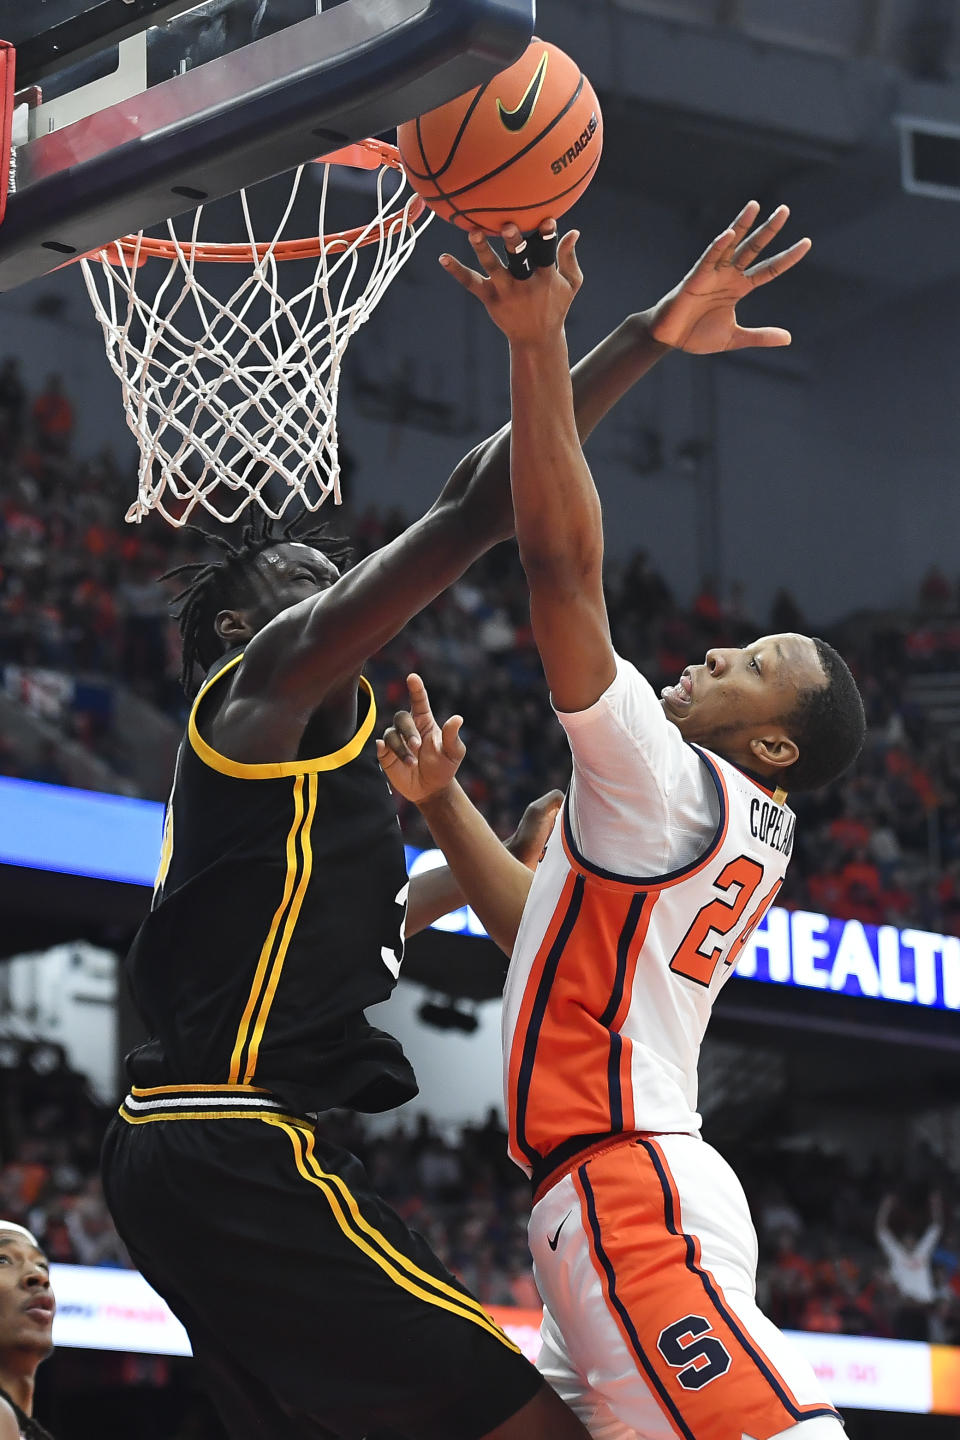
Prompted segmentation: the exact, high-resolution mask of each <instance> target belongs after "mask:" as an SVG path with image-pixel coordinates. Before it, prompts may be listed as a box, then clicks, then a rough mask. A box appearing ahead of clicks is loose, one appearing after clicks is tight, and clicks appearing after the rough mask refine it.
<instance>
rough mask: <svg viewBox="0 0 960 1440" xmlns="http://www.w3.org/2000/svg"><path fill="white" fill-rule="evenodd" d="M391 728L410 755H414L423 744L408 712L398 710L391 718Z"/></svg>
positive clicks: (415, 724) (414, 722) (415, 723)
mask: <svg viewBox="0 0 960 1440" xmlns="http://www.w3.org/2000/svg"><path fill="white" fill-rule="evenodd" d="M392 728H393V729H394V730H395V731H396V733H397V734H398V735H399V736H400V738H401V740H402V741H403V742H404V744H405V745H406V747H407V749H408V750H409V751H410V752H411V753H412V754H416V752H417V751H418V750H419V749H420V746H421V745H422V744H423V740H422V738H421V735H420V731H419V729H418V728H417V722H416V720H414V718H413V716H412V715H411V714H410V711H409V710H398V711H397V713H396V715H394V717H393V727H392ZM388 733H389V732H388Z"/></svg>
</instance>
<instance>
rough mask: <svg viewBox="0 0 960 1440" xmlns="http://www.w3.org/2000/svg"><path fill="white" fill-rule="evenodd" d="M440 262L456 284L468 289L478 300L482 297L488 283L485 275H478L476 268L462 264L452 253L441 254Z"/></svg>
mask: <svg viewBox="0 0 960 1440" xmlns="http://www.w3.org/2000/svg"><path fill="white" fill-rule="evenodd" d="M440 264H441V265H442V266H443V268H444V270H446V272H447V274H448V275H452V276H453V278H454V280H456V282H457V284H458V285H462V286H463V288H464V290H469V291H470V294H471V295H476V297H477V299H478V300H482V299H483V297H484V295H485V294H486V287H487V284H488V281H487V279H486V277H485V276H483V275H478V274H477V272H476V270H471V269H469V268H468V266H466V265H462V264H461V263H460V261H459V260H457V259H456V257H455V256H453V255H441V256H440Z"/></svg>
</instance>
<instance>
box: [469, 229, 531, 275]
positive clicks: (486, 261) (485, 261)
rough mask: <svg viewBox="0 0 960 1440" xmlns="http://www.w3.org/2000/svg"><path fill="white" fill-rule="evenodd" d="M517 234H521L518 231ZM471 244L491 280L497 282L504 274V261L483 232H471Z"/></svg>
mask: <svg viewBox="0 0 960 1440" xmlns="http://www.w3.org/2000/svg"><path fill="white" fill-rule="evenodd" d="M517 233H518V234H519V233H520V232H519V231H518V232H517ZM470 244H471V246H472V247H473V253H474V255H476V257H477V259H478V260H479V261H480V264H481V265H482V266H483V268H484V270H485V271H486V272H487V275H488V277H489V278H490V279H491V280H495V279H496V278H497V277H498V276H500V275H502V274H503V269H504V266H503V261H502V260H501V259H500V256H499V255H498V254H497V252H496V251H495V250H494V248H493V246H492V245H491V244H490V241H489V240H488V239H487V237H486V235H484V234H483V233H482V231H480V230H471V231H470Z"/></svg>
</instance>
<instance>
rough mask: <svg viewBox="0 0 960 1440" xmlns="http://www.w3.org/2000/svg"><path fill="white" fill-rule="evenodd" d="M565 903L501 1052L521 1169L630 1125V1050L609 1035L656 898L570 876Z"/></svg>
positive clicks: (626, 1004)
mask: <svg viewBox="0 0 960 1440" xmlns="http://www.w3.org/2000/svg"><path fill="white" fill-rule="evenodd" d="M568 883H569V882H568ZM567 895H568V887H567V886H564V890H563V894H562V896H561V902H560V904H559V905H558V907H557V911H556V912H555V915H554V921H556V919H557V916H558V915H559V914H561V913H562V914H563V917H564V918H563V922H562V923H561V924H560V925H559V926H557V925H555V924H554V923H552V924H551V927H550V930H549V931H548V934H547V936H546V937H545V939H544V942H543V944H542V945H541V947H540V951H539V952H538V955H537V960H536V964H535V966H534V968H533V970H532V971H531V973H530V976H529V979H528V981H527V988H526V990H525V992H524V997H523V1005H522V1009H521V1026H520V1027H518V1031H517V1035H518V1039H517V1041H515V1043H514V1048H513V1050H512V1052H511V1069H510V1087H511V1088H510V1097H511V1101H512V1103H511V1107H510V1109H511V1116H512V1117H513V1118H514V1124H513V1136H512V1141H513V1144H514V1146H515V1158H517V1159H519V1160H520V1162H521V1163H522V1162H523V1160H524V1159H525V1160H526V1162H527V1163H528V1164H529V1165H530V1166H531V1167H535V1166H536V1165H537V1163H538V1161H539V1160H540V1159H541V1158H542V1157H543V1156H545V1155H546V1154H548V1153H549V1152H550V1151H552V1150H554V1149H555V1148H556V1146H557V1145H559V1144H561V1143H562V1142H564V1141H566V1140H569V1138H570V1137H571V1136H573V1135H582V1136H589V1135H605V1134H609V1133H616V1132H619V1131H620V1130H622V1129H624V1128H625V1127H627V1128H632V1126H633V1086H632V1082H631V1076H630V1043H629V1041H627V1042H625V1041H624V1040H623V1037H622V1036H621V1035H620V1033H619V1027H620V1025H622V1024H623V1023H624V1021H625V1019H626V1016H627V1014H628V1013H629V1009H630V1002H631V998H632V993H631V987H632V983H633V978H634V975H635V973H636V968H637V960H638V957H639V953H640V950H641V949H642V947H643V943H644V939H645V937H646V933H647V926H648V924H649V921H650V914H651V912H652V910H653V908H654V906H655V905H656V903H657V899H658V892H654V893H653V894H646V893H644V892H643V891H634V892H630V891H628V890H626V889H624V888H623V887H622V886H618V887H616V888H615V889H610V888H609V887H606V886H599V885H594V884H592V883H591V882H590V880H589V879H587V878H586V877H585V876H582V875H580V876H577V877H576V880H575V883H574V887H573V889H572V890H571V891H569V899H568V900H567V903H566V904H564V900H565V899H566V897H567ZM521 1035H522V1040H521V1039H520V1038H519V1037H520V1036H521Z"/></svg>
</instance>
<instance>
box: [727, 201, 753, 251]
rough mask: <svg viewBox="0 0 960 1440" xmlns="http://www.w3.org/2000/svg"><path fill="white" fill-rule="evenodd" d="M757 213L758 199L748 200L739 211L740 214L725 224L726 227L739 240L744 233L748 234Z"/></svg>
mask: <svg viewBox="0 0 960 1440" xmlns="http://www.w3.org/2000/svg"><path fill="white" fill-rule="evenodd" d="M759 214H760V202H759V200H748V201H747V203H746V205H744V207H743V209H742V210H741V211H740V214H739V215H737V216H736V217H735V219H733V220H731V222H730V224H729V225H728V226H727V229H728V230H732V231H733V234H734V236H735V237H736V239H737V240H738V241H740V240H742V239H743V237H744V236H745V235H749V233H750V226H751V225H753V224H755V222H756V219H757V216H758V215H759Z"/></svg>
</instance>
